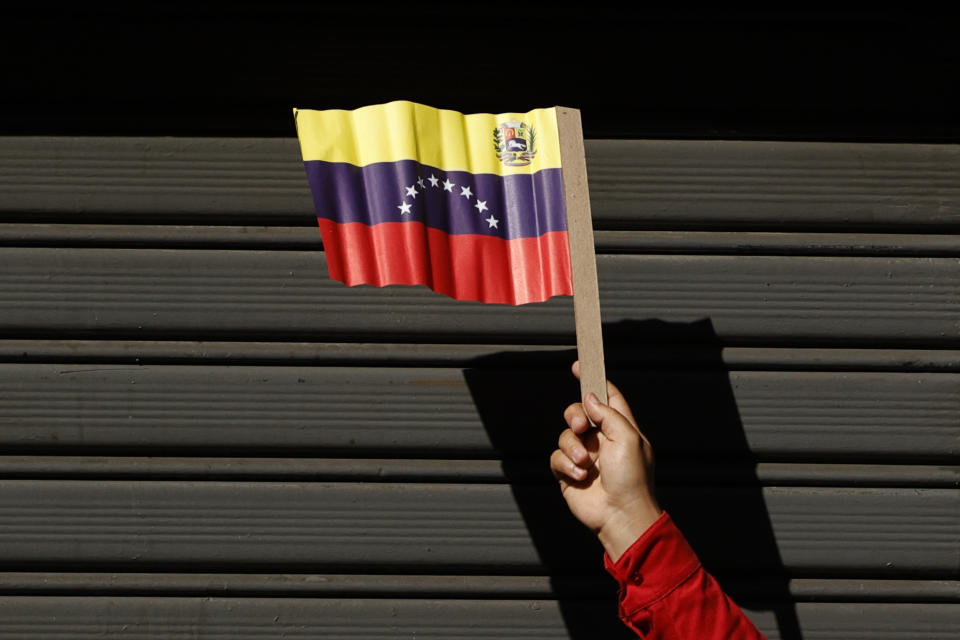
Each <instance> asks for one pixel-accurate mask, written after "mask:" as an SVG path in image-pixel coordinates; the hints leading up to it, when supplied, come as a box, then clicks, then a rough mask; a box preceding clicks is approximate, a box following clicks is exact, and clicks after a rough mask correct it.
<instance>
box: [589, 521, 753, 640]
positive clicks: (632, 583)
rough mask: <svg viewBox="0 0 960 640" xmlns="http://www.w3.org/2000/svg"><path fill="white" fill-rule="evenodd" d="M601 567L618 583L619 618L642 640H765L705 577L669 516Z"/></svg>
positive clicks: (688, 545) (731, 602) (715, 584)
mask: <svg viewBox="0 0 960 640" xmlns="http://www.w3.org/2000/svg"><path fill="white" fill-rule="evenodd" d="M603 560H604V566H605V567H606V569H607V571H609V572H610V574H611V575H612V576H613V577H614V578H615V579H616V580H617V582H618V583H620V618H621V619H622V620H623V621H624V623H626V625H627V626H628V627H630V628H631V629H633V630H634V631H635V632H636V633H637V635H639V636H640V637H641V638H644V640H720V639H724V640H732V639H736V640H741V639H746V640H766V639H765V638H764V636H763V634H761V633H760V632H759V631H757V628H756V627H755V626H753V623H752V622H750V620H749V619H748V618H747V617H746V616H745V615H744V614H743V612H741V611H740V608H739V607H738V606H737V605H736V604H735V603H734V602H733V600H731V599H730V598H729V597H728V596H727V594H725V593H724V592H723V590H722V589H720V585H719V584H717V581H716V580H714V578H713V576H711V575H710V574H709V573H707V572H706V570H705V569H704V568H703V565H701V564H700V560H699V558H697V556H696V554H695V553H694V552H693V549H692V548H691V547H690V544H689V543H688V542H687V540H686V538H684V537H683V534H682V533H680V530H679V529H677V527H676V525H675V524H673V520H672V519H671V518H670V516H669V515H668V514H667V513H663V514H661V516H660V517H659V518H658V519H657V521H656V522H654V523H653V524H652V525H651V526H650V528H649V529H647V530H646V531H645V532H644V534H643V535H642V536H640V537H639V538H638V539H637V541H636V542H634V543H633V545H631V546H630V548H629V549H627V550H626V551H625V552H624V554H623V555H622V556H621V557H620V559H619V560H617V562H616V563H613V562H611V560H610V556H608V555H606V554H604V558H603Z"/></svg>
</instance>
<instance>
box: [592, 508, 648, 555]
mask: <svg viewBox="0 0 960 640" xmlns="http://www.w3.org/2000/svg"><path fill="white" fill-rule="evenodd" d="M661 513H663V511H662V510H661V509H660V507H659V506H658V505H657V503H656V502H654V501H649V502H648V501H642V502H640V503H638V504H635V505H633V506H632V508H631V509H629V510H622V511H617V512H616V513H614V514H613V515H611V516H610V518H608V519H607V521H606V522H604V524H603V526H601V527H600V529H599V530H598V531H597V538H598V539H599V540H600V544H602V545H603V548H604V550H605V551H606V552H607V555H608V556H610V560H612V561H613V562H616V561H617V560H619V559H620V556H622V555H623V553H624V552H625V551H626V550H627V549H629V548H630V546H631V545H632V544H633V543H634V542H636V541H637V539H638V538H640V536H642V535H643V534H644V533H645V532H646V531H647V529H649V528H650V526H651V525H652V524H653V523H654V522H656V521H657V519H658V518H659V517H660V514H661Z"/></svg>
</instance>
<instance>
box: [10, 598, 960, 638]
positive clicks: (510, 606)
mask: <svg viewBox="0 0 960 640" xmlns="http://www.w3.org/2000/svg"><path fill="white" fill-rule="evenodd" d="M745 612H746V613H747V615H749V616H750V617H751V618H752V619H753V620H754V622H755V623H756V624H757V626H758V627H759V629H760V630H761V631H762V632H764V633H765V634H766V635H767V637H768V638H770V640H777V639H778V638H780V637H781V636H780V634H779V632H778V626H777V620H776V614H775V612H774V611H773V610H771V609H764V608H759V607H745ZM796 613H797V619H798V623H799V626H800V628H801V630H802V633H803V638H804V639H805V640H850V639H851V638H857V639H858V640H894V639H900V638H925V639H929V640H947V639H950V640H952V639H953V638H954V637H955V635H956V633H955V632H956V619H957V616H958V615H960V606H958V605H955V604H912V603H885V604H869V603H867V604H848V603H800V604H798V605H797V606H796ZM565 619H566V620H571V621H579V622H580V623H582V624H586V623H587V621H589V628H590V629H591V631H593V632H600V633H603V635H602V637H604V638H624V639H626V638H632V637H633V636H632V635H631V634H630V632H628V631H627V629H626V628H625V627H623V626H622V625H620V623H619V621H618V620H616V613H615V610H614V608H613V606H612V605H611V604H608V603H593V602H585V603H571V602H567V603H559V602H557V601H555V600H533V601H530V600H527V601H523V600H520V601H515V600H480V601H478V600H428V599H384V600H366V599H316V598H313V599H306V598H225V597H212V598H174V597H153V598H150V597H101V598H97V597H76V596H74V597H70V596H63V597H42V596H6V597H0V638H11V639H14V638H15V639H16V640H21V639H22V638H24V637H30V638H37V639H41V638H42V639H48V638H49V639H60V638H62V639H70V640H74V639H77V638H99V637H103V634H105V633H106V634H121V633H122V634H123V635H124V636H125V637H128V638H132V639H135V640H137V639H151V640H153V639H157V638H171V637H177V636H179V635H187V634H189V635H190V636H192V637H196V638H204V639H208V638H209V639H215V638H216V639H220V638H223V639H227V638H258V639H260V638H351V639H352V638H356V639H358V640H360V639H363V640H382V639H383V638H396V637H413V636H414V635H415V636H416V637H417V638H418V639H420V638H432V639H435V640H466V639H468V638H470V639H479V638H489V639H490V640H519V639H524V638H543V639H557V640H567V639H569V638H579V637H583V636H582V635H579V632H577V631H575V630H573V631H572V630H568V628H567V624H566V623H565V622H564V620H565Z"/></svg>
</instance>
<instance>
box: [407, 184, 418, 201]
mask: <svg viewBox="0 0 960 640" xmlns="http://www.w3.org/2000/svg"><path fill="white" fill-rule="evenodd" d="M407 195H408V196H411V197H414V198H416V197H417V187H416V185H410V186H409V187H407Z"/></svg>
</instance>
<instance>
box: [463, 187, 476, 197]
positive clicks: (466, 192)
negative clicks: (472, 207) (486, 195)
mask: <svg viewBox="0 0 960 640" xmlns="http://www.w3.org/2000/svg"><path fill="white" fill-rule="evenodd" d="M460 195H462V196H463V197H464V198H466V199H467V200H469V199H470V196H472V195H473V192H472V191H470V187H460Z"/></svg>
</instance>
